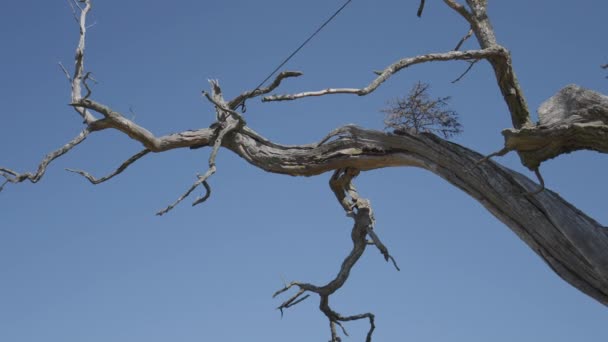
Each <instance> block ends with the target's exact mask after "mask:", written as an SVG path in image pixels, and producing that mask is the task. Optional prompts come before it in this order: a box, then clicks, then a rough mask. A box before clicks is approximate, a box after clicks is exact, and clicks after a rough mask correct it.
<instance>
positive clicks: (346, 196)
mask: <svg viewBox="0 0 608 342" xmlns="http://www.w3.org/2000/svg"><path fill="white" fill-rule="evenodd" d="M358 174H359V170H357V169H353V168H346V169H338V170H336V171H335V172H334V174H333V176H332V177H331V179H330V181H329V185H330V187H331V189H332V191H333V192H334V194H335V195H336V198H337V199H338V202H339V203H340V205H341V206H342V207H343V208H344V211H345V212H346V214H347V215H348V216H349V217H352V218H353V219H354V221H355V222H354V226H353V229H352V232H351V239H352V241H353V248H352V250H351V252H350V253H349V255H348V256H347V257H346V258H345V259H344V261H343V262H342V266H341V267H340V270H339V271H338V274H337V275H336V277H335V278H334V279H333V280H331V281H330V282H329V283H327V284H326V285H324V286H316V285H312V284H307V283H300V282H292V283H290V284H288V285H286V286H285V287H284V288H282V289H280V290H278V291H277V292H275V293H274V295H273V297H276V296H278V295H280V294H282V293H283V292H285V291H287V290H289V289H291V288H292V287H294V286H295V287H298V288H299V290H298V292H296V293H295V294H294V295H292V296H291V297H289V298H288V299H287V300H285V301H284V302H283V303H281V305H279V307H278V308H277V309H278V310H280V311H281V315H282V314H283V310H285V309H287V308H290V307H292V306H294V305H296V304H298V303H300V302H302V301H303V300H304V299H306V298H308V295H305V293H306V292H312V293H316V294H318V295H319V297H320V304H319V309H320V310H321V312H323V313H324V314H325V316H326V317H327V319H328V320H329V325H330V332H331V342H339V341H340V340H341V339H340V337H339V336H338V333H337V331H336V326H339V327H340V328H341V329H342V332H343V333H344V335H347V336H348V333H347V332H346V329H345V328H344V326H343V325H342V322H348V321H354V320H359V319H366V318H367V319H368V320H369V323H370V328H369V330H368V333H367V337H366V341H367V342H370V341H371V340H372V333H373V331H374V329H375V324H374V315H373V314H372V313H363V314H359V315H352V316H342V315H341V314H339V313H338V312H336V311H334V310H333V309H332V308H331V307H330V306H329V297H330V296H331V295H332V294H333V293H334V292H336V291H337V290H338V289H340V288H341V287H342V286H343V285H344V283H345V282H346V280H347V279H348V277H349V275H350V272H351V270H352V268H353V267H354V266H355V264H356V263H357V261H358V260H359V258H360V257H361V256H362V255H363V252H364V251H365V248H366V247H367V245H368V244H369V243H368V241H367V236H369V237H370V238H371V239H372V241H373V244H375V245H376V246H377V247H378V249H379V250H380V251H381V253H382V254H383V255H384V256H385V259H386V260H387V261H388V260H389V259H390V260H392V261H393V264H394V265H395V267H397V265H396V263H395V261H394V259H393V257H392V256H390V254H389V253H388V250H387V249H386V247H385V246H384V244H382V242H380V239H379V238H378V236H377V235H376V233H375V232H374V231H373V228H374V224H375V220H374V216H373V213H372V208H371V205H370V203H369V201H368V200H366V199H363V198H361V197H359V194H358V192H357V190H356V189H355V187H354V185H353V184H352V180H353V179H354V178H355V177H356V176H357V175H358ZM397 269H399V268H397Z"/></svg>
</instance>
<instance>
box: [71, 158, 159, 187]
mask: <svg viewBox="0 0 608 342" xmlns="http://www.w3.org/2000/svg"><path fill="white" fill-rule="evenodd" d="M149 152H150V150H148V149H144V150H142V151H140V152H139V153H137V154H135V155H133V156H132V157H131V158H129V159H127V160H126V161H125V162H124V163H122V164H121V165H120V166H119V167H118V168H117V169H116V170H115V171H114V172H112V173H110V174H109V175H107V176H104V177H101V178H99V179H97V178H95V177H94V176H92V175H91V174H89V173H88V172H86V171H83V170H75V169H66V170H67V171H70V172H74V173H77V174H79V175H81V176H83V177H85V178H86V179H88V180H89V182H91V184H99V183H103V182H105V181H107V180H110V179H112V178H113V177H114V176H116V175H119V174H121V173H122V172H123V171H124V170H126V169H127V167H129V166H130V165H131V164H133V163H135V162H136V161H138V160H139V159H140V158H141V157H143V156H145V155H146V154H148V153H149Z"/></svg>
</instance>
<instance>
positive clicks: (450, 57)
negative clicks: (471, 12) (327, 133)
mask: <svg viewBox="0 0 608 342" xmlns="http://www.w3.org/2000/svg"><path fill="white" fill-rule="evenodd" d="M502 53H504V49H501V48H488V49H482V50H470V51H449V52H444V53H430V54H426V55H420V56H415V57H410V58H404V59H401V60H399V61H397V62H395V63H393V64H391V65H389V66H388V67H386V68H385V69H384V70H383V71H382V73H381V74H380V75H379V76H378V77H376V79H374V80H373V81H372V82H371V83H370V84H368V85H367V86H366V87H364V88H328V89H323V90H319V91H309V92H302V93H297V94H286V95H271V96H266V97H264V98H263V99H262V101H288V100H295V99H299V98H303V97H309V96H323V95H329V94H355V95H359V96H363V95H367V94H369V93H371V92H373V91H374V90H376V89H377V88H378V87H379V86H380V85H381V84H382V83H384V82H385V81H386V80H388V79H389V78H390V77H391V76H392V75H394V74H395V73H397V72H399V71H401V70H403V69H405V68H407V67H409V66H411V65H415V64H421V63H427V62H436V61H456V60H476V59H484V58H490V57H495V56H497V55H500V54H502Z"/></svg>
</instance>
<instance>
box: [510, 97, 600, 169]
mask: <svg viewBox="0 0 608 342" xmlns="http://www.w3.org/2000/svg"><path fill="white" fill-rule="evenodd" d="M538 115H539V118H540V122H539V125H536V126H532V127H525V128H522V129H505V130H504V131H503V132H502V134H503V136H504V137H505V148H506V149H508V150H515V151H517V152H518V153H519V156H520V159H521V161H522V164H523V165H525V166H526V167H528V168H529V169H530V170H535V169H537V168H538V167H539V166H540V164H541V163H542V162H544V161H546V160H548V159H551V158H555V157H557V156H559V155H561V154H565V153H570V152H573V151H577V150H583V149H585V150H593V151H598V152H601V153H608V138H607V137H608V96H606V95H602V94H600V93H597V92H595V91H592V90H589V89H584V88H582V87H579V86H577V85H569V86H566V87H564V88H563V89H562V90H560V91H559V92H557V94H555V95H554V96H553V97H551V98H550V99H548V100H547V101H545V102H544V103H543V104H542V105H541V106H540V108H539V109H538Z"/></svg>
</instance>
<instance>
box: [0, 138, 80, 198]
mask: <svg viewBox="0 0 608 342" xmlns="http://www.w3.org/2000/svg"><path fill="white" fill-rule="evenodd" d="M88 135H89V130H88V129H84V130H83V131H82V132H80V134H78V135H77V136H76V137H75V138H74V139H72V140H70V141H69V142H68V143H67V144H65V145H63V146H61V147H60V148H58V149H57V150H55V151H53V152H51V153H49V154H47V155H46V156H45V157H44V159H42V161H41V162H40V164H39V165H38V170H36V172H35V173H31V172H26V173H17V172H15V171H13V170H11V169H8V168H5V167H0V176H3V177H4V178H6V180H5V182H3V183H2V185H1V186H0V191H2V189H3V188H4V186H5V185H6V184H7V183H8V182H10V183H21V182H23V181H25V180H29V181H30V182H32V183H37V182H38V181H39V180H40V179H41V178H42V176H44V174H45V172H46V168H47V167H48V166H49V164H50V163H51V162H52V161H53V160H55V159H57V158H59V157H61V156H62V155H64V154H66V153H68V152H69V151H70V150H71V149H72V148H74V147H75V146H76V145H78V144H80V143H81V142H83V141H84V139H86V138H87V136H88Z"/></svg>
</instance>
